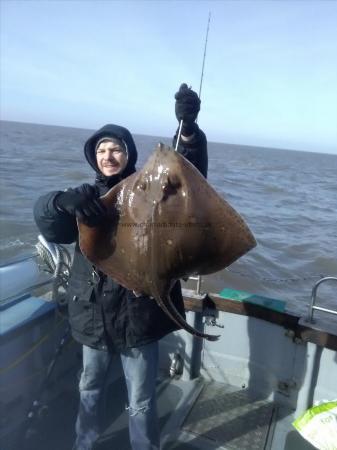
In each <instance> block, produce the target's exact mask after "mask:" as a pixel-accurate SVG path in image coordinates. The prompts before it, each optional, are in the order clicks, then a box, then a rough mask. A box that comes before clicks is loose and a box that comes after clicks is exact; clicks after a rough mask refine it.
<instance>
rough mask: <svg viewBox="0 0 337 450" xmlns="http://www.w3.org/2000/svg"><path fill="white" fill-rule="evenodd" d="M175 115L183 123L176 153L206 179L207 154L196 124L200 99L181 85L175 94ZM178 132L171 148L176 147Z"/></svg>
mask: <svg viewBox="0 0 337 450" xmlns="http://www.w3.org/2000/svg"><path fill="white" fill-rule="evenodd" d="M175 99H176V103H175V114H176V118H177V120H178V121H179V125H180V121H181V120H182V121H183V124H182V129H181V136H180V139H179V144H178V148H177V151H178V152H179V153H181V154H182V155H183V156H184V157H185V158H186V159H188V160H189V161H190V162H191V163H192V164H193V165H194V166H195V167H196V168H197V169H198V170H199V172H201V173H202V175H203V176H204V177H205V178H207V170H208V153H207V139H206V136H205V133H204V132H203V131H202V130H201V129H200V128H199V127H198V125H197V124H196V122H195V121H196V119H197V116H198V113H199V111H200V99H199V97H198V95H197V93H196V92H194V91H193V90H192V89H190V88H188V86H187V84H185V83H183V84H182V85H181V86H180V88H179V91H178V92H177V93H176V94H175ZM178 132H179V127H178V130H177V132H176V134H175V136H174V138H173V146H174V147H175V146H176V142H177V138H178Z"/></svg>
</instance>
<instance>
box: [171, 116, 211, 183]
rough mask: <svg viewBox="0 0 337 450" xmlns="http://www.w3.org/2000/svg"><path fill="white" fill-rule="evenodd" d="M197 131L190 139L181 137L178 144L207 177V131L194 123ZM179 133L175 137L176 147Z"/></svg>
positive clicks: (183, 152)
mask: <svg viewBox="0 0 337 450" xmlns="http://www.w3.org/2000/svg"><path fill="white" fill-rule="evenodd" d="M194 126H195V132H194V136H193V138H192V139H191V140H190V141H188V142H185V141H182V139H180V142H179V145H178V149H177V150H178V152H179V153H180V154H182V155H183V156H184V157H185V158H186V159H188V160H189V161H190V162H191V163H192V164H193V165H194V166H195V167H196V168H197V169H198V170H199V172H201V174H202V175H203V176H204V177H205V178H207V171H208V153H207V139H206V135H205V133H204V132H203V131H202V130H201V129H200V128H199V127H198V125H197V124H194ZM177 134H178V133H176V134H175V136H174V138H173V143H172V145H173V147H174V148H175V145H176V141H177Z"/></svg>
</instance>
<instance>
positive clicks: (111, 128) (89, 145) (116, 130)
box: [84, 124, 138, 188]
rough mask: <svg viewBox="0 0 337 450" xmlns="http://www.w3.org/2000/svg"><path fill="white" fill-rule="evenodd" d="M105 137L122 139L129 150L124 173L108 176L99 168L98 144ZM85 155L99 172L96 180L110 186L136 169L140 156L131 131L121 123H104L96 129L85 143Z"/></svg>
mask: <svg viewBox="0 0 337 450" xmlns="http://www.w3.org/2000/svg"><path fill="white" fill-rule="evenodd" d="M104 137H112V138H117V139H120V140H121V141H123V142H124V143H125V145H126V147H127V151H128V162H127V164H126V167H125V169H124V170H123V172H122V173H120V174H118V175H112V176H111V177H106V176H105V175H103V174H102V173H101V171H100V170H99V169H98V167H97V162H96V145H97V142H98V141H99V140H100V139H102V138H104ZM84 155H85V157H86V159H87V161H88V163H89V164H90V165H91V167H92V168H93V169H94V170H95V172H96V174H97V175H96V182H98V183H99V184H103V185H105V186H107V187H109V188H110V187H112V186H114V185H115V184H116V183H118V182H119V181H120V180H122V179H123V178H126V177H128V176H129V175H131V174H132V173H134V172H135V171H136V162H137V156H138V155H137V149H136V145H135V143H134V140H133V138H132V136H131V133H130V131H129V130H127V129H126V128H124V127H120V126H119V125H112V124H108V125H104V127H102V128H100V129H99V130H98V131H96V133H94V134H93V135H92V136H91V137H90V138H89V139H88V140H87V142H86V143H85V144H84Z"/></svg>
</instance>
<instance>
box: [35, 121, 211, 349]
mask: <svg viewBox="0 0 337 450" xmlns="http://www.w3.org/2000/svg"><path fill="white" fill-rule="evenodd" d="M198 133H200V134H198ZM198 133H196V135H195V138H194V145H193V143H192V142H193V141H191V142H190V143H189V144H188V145H189V147H187V146H181V145H180V146H179V149H178V151H179V152H181V153H182V154H184V156H185V157H187V159H190V158H189V155H193V157H192V158H191V162H192V163H193V164H195V166H196V167H197V168H198V169H199V170H200V171H201V172H202V173H203V174H204V175H205V176H206V173H207V143H206V138H205V135H204V134H203V133H202V131H201V130H200V131H199V130H198ZM105 136H111V137H117V138H119V139H121V140H122V141H123V142H124V143H125V144H126V147H127V151H128V163H127V166H126V168H125V169H124V171H123V173H122V174H118V175H114V176H112V177H105V176H104V175H102V173H101V172H100V171H99V170H98V168H97V165H96V154H95V146H96V143H97V142H98V140H99V139H101V138H102V137H105ZM84 153H85V157H86V159H87V161H88V162H89V164H90V165H91V166H92V168H93V169H94V170H95V172H96V180H95V187H96V190H97V195H98V196H101V195H103V194H105V193H106V192H107V191H108V190H109V189H110V188H111V187H112V186H114V185H115V184H116V183H118V182H119V181H120V180H121V179H123V178H126V177H127V176H129V175H130V174H132V173H133V172H135V170H136V169H135V165H136V161H137V150H136V147H135V144H134V141H133V138H132V136H131V134H130V133H129V131H128V130H126V129H125V128H123V127H119V126H117V125H106V126H105V127H103V128H101V129H100V130H98V131H97V132H96V133H95V134H94V135H93V136H92V137H91V138H90V139H88V141H87V142H86V144H85V146H84ZM205 161H206V165H205ZM81 189H82V186H79V187H78V188H75V190H77V191H81ZM59 193H60V191H54V192H50V193H48V194H46V195H44V196H42V197H40V198H39V199H38V200H37V202H36V204H35V208H34V217H35V221H36V224H37V226H38V228H39V229H40V231H41V233H42V234H43V236H44V237H45V238H46V239H47V240H48V241H50V242H55V243H63V244H69V243H72V242H76V246H75V253H74V261H73V265H72V270H71V276H70V280H69V286H68V289H67V300H68V312H69V320H70V324H71V329H72V334H73V337H74V339H75V340H77V341H78V342H80V343H81V344H84V345H88V346H90V347H93V348H98V349H108V348H109V349H117V350H123V349H125V348H130V347H138V346H141V345H145V344H147V343H150V342H152V341H155V340H158V339H160V338H161V337H163V336H164V335H166V334H168V333H170V332H171V331H174V330H176V329H178V327H177V325H176V324H175V323H174V322H173V321H172V320H171V319H170V318H169V317H168V316H167V315H166V314H165V313H164V312H163V311H162V310H161V308H160V307H159V306H158V305H157V303H156V301H155V300H154V299H150V298H149V297H145V296H141V297H136V296H135V295H134V294H133V292H131V291H129V290H127V289H125V288H124V287H122V286H120V285H119V284H117V283H115V282H114V281H113V280H112V279H111V278H109V277H107V276H105V275H104V274H102V273H99V278H97V277H95V276H94V275H95V274H94V272H93V267H92V266H91V264H90V263H89V261H88V260H87V259H86V258H85V257H84V256H83V255H82V253H81V251H80V248H79V244H78V229H77V224H76V219H75V217H73V216H71V215H69V214H68V213H66V212H62V211H60V210H59V209H57V208H56V207H55V205H54V199H55V197H56V196H57V195H58V194H59ZM171 299H172V300H173V302H174V304H175V306H176V308H177V310H178V311H179V312H180V314H181V315H182V316H183V317H184V316H185V312H184V304H183V299H182V294H181V287H180V282H177V283H176V284H175V286H174V287H173V289H172V291H171Z"/></svg>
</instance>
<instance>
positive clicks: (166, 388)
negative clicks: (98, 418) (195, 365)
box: [3, 378, 314, 450]
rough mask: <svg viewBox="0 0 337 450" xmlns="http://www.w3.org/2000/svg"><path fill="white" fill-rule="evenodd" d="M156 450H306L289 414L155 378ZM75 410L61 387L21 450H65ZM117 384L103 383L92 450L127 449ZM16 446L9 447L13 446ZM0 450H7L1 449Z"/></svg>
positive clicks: (195, 384) (222, 390) (73, 396)
mask: <svg viewBox="0 0 337 450" xmlns="http://www.w3.org/2000/svg"><path fill="white" fill-rule="evenodd" d="M157 393H158V411H159V420H160V428H161V436H162V439H161V440H162V450H220V449H224V450H225V449H233V450H234V449H237V450H246V449H247V450H248V449H249V450H262V449H275V450H276V449H277V450H281V449H286V450H311V449H314V447H312V446H311V445H310V444H308V443H307V442H306V441H304V440H303V439H302V438H301V436H300V435H299V434H298V433H297V432H296V431H295V430H294V431H293V432H290V433H289V429H291V428H290V423H291V420H292V416H291V411H289V410H285V409H284V408H279V407H277V406H275V405H274V404H273V403H271V402H269V401H268V400H266V399H263V398H260V397H259V396H257V395H254V393H252V392H249V391H248V390H247V389H238V388H237V387H236V388H235V387H233V386H230V385H226V384H223V383H219V382H205V381H203V380H201V379H195V380H191V381H182V380H179V379H168V378H166V379H161V380H160V381H159V382H158V385H157ZM77 406H78V393H77V389H74V388H70V387H69V388H68V389H67V388H66V389H64V390H63V392H62V394H61V395H60V396H58V397H57V398H55V399H54V400H52V401H51V402H50V403H49V410H48V414H47V415H46V416H45V417H42V418H41V419H40V420H39V422H37V423H36V427H35V428H36V433H34V434H31V436H30V439H29V440H28V441H25V442H24V443H22V441H21V443H20V444H19V445H20V448H22V450H45V449H46V448H48V450H70V449H71V448H72V445H73V442H74V438H75V435H74V424H75V420H76V413H77ZM125 406H126V388H125V384H124V381H123V379H121V378H118V379H117V380H114V381H113V382H112V383H111V384H109V386H108V388H107V391H106V395H105V401H104V404H103V405H102V411H103V413H104V414H103V416H104V420H103V421H102V423H103V425H104V426H103V428H104V432H103V433H102V435H101V437H100V439H99V440H98V442H97V444H96V445H95V450H96V449H97V450H111V449H118V450H131V447H130V444H129V438H128V417H127V412H126V411H125ZM17 445H18V444H16V445H15V447H13V448H19V447H17ZM3 450H9V449H7V448H4V449H3Z"/></svg>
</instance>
